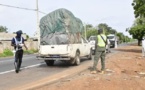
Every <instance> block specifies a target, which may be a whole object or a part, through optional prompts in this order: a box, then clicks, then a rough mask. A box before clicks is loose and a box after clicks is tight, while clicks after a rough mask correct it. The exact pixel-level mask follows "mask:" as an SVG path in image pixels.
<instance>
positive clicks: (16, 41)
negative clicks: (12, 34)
mask: <svg viewBox="0 0 145 90" xmlns="http://www.w3.org/2000/svg"><path fill="white" fill-rule="evenodd" d="M14 40H15V44H16V46H18V45H19V44H22V37H21V39H20V41H18V40H17V39H16V38H14ZM20 49H22V47H20V46H19V47H16V50H20Z"/></svg>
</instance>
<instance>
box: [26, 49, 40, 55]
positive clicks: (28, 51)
mask: <svg viewBox="0 0 145 90" xmlns="http://www.w3.org/2000/svg"><path fill="white" fill-rule="evenodd" d="M37 52H38V50H35V49H31V50H25V51H24V53H25V54H33V53H37Z"/></svg>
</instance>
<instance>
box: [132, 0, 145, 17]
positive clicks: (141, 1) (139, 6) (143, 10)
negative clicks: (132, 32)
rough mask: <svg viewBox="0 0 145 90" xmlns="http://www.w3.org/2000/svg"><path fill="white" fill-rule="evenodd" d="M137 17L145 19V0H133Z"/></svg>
mask: <svg viewBox="0 0 145 90" xmlns="http://www.w3.org/2000/svg"><path fill="white" fill-rule="evenodd" d="M132 6H133V9H134V14H135V17H136V18H137V17H145V0H133V3H132Z"/></svg>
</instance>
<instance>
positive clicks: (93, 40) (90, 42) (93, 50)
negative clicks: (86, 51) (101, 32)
mask: <svg viewBox="0 0 145 90" xmlns="http://www.w3.org/2000/svg"><path fill="white" fill-rule="evenodd" d="M96 38H97V37H96V36H90V38H89V44H90V45H91V47H92V54H93V55H94V54H95V43H96Z"/></svg>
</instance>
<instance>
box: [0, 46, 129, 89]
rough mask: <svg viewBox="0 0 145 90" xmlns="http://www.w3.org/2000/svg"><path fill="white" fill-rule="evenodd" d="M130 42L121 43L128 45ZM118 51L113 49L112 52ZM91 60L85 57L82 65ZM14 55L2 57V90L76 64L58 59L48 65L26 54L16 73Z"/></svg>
mask: <svg viewBox="0 0 145 90" xmlns="http://www.w3.org/2000/svg"><path fill="white" fill-rule="evenodd" d="M126 45H128V44H121V45H119V47H120V46H126ZM115 52H117V51H116V50H113V49H112V53H111V54H113V53H115ZM88 62H92V61H91V60H87V59H83V60H82V62H81V64H80V65H79V66H81V65H84V64H86V63H88ZM13 63H14V57H9V58H0V90H9V89H10V88H13V87H16V86H17V85H23V84H26V83H30V82H34V81H36V80H39V79H42V78H44V77H49V76H52V75H55V74H57V73H60V72H62V71H64V70H69V69H70V68H75V66H69V65H67V64H66V63H64V62H60V61H57V62H55V63H54V66H47V65H46V64H45V62H44V60H37V59H36V55H24V57H23V63H22V68H21V71H20V72H19V73H18V74H16V73H15V70H14V64H13ZM79 66H77V67H79Z"/></svg>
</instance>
